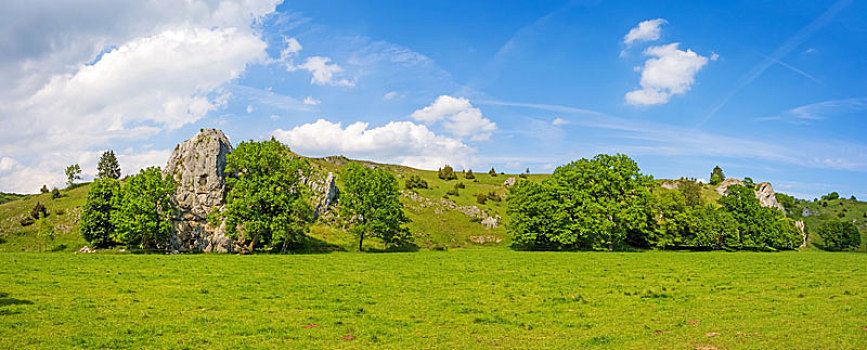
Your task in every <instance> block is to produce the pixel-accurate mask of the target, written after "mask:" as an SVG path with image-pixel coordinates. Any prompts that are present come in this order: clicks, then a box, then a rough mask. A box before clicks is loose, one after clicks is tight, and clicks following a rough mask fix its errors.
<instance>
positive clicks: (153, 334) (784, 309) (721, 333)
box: [0, 248, 867, 349]
mask: <svg viewBox="0 0 867 350" xmlns="http://www.w3.org/2000/svg"><path fill="white" fill-rule="evenodd" d="M0 264H2V266H3V267H4V268H3V269H0V280H2V281H5V283H3V284H2V285H3V287H2V290H0V348H4V349H44V348H129V349H139V348H209V349H236V348H253V347H255V348H283V349H310V348H328V349H331V348H349V349H370V348H388V349H407V348H425V349H436V348H442V349H487V348H514V349H539V348H559V349H585V348H607V349H651V348H653V349H662V348H665V349H746V348H749V349H864V348H867V285H865V284H864V281H867V255H865V254H854V253H839V254H828V253H818V252H786V253H773V254H772V253H748V252H739V253H725V252H700V253H695V252H674V253H672V252H646V253H592V252H577V253H575V252H572V253H563V252H560V253H557V252H516V251H511V250H508V249H501V248H488V249H460V250H455V251H450V252H436V251H423V252H418V253H389V254H351V253H331V254H312V255H268V254H264V255H246V256H234V255H209V254H198V255H177V256H167V255H136V254H121V255H111V254H59V253H45V254H26V253H0Z"/></svg>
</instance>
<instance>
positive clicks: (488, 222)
mask: <svg viewBox="0 0 867 350" xmlns="http://www.w3.org/2000/svg"><path fill="white" fill-rule="evenodd" d="M482 226H485V228H488V229H491V228H497V227H498V226H500V222H499V220H497V218H495V217H493V216H489V217H487V218H485V219H484V220H482Z"/></svg>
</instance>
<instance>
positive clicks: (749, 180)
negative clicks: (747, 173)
mask: <svg viewBox="0 0 867 350" xmlns="http://www.w3.org/2000/svg"><path fill="white" fill-rule="evenodd" d="M744 186H746V187H749V188H753V189H754V188H756V183H755V182H754V181H753V178H751V177H745V178H744Z"/></svg>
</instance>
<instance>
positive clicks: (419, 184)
mask: <svg viewBox="0 0 867 350" xmlns="http://www.w3.org/2000/svg"><path fill="white" fill-rule="evenodd" d="M405 186H406V189H408V190H411V189H414V188H428V187H427V181H425V180H424V179H422V178H421V176H418V175H412V176H410V177H409V178H408V179H406V185H405Z"/></svg>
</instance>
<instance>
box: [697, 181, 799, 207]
mask: <svg viewBox="0 0 867 350" xmlns="http://www.w3.org/2000/svg"><path fill="white" fill-rule="evenodd" d="M743 184H744V182H743V181H741V180H738V179H734V178H728V179H725V181H723V182H722V183H720V184H719V186H717V187H716V188H715V189H714V191H716V193H719V194H721V195H723V196H728V195H729V189H728V187H729V186H731V185H743ZM755 193H756V198H758V199H759V204H761V205H762V206H763V207H768V208H777V209H779V210H780V211H782V212H784V213H785V212H786V210H785V209H784V208H783V205H782V204H780V203H779V202H777V195H776V193H775V192H774V187H773V186H771V183H770V182H762V183H760V184H758V185H756V186H755Z"/></svg>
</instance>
